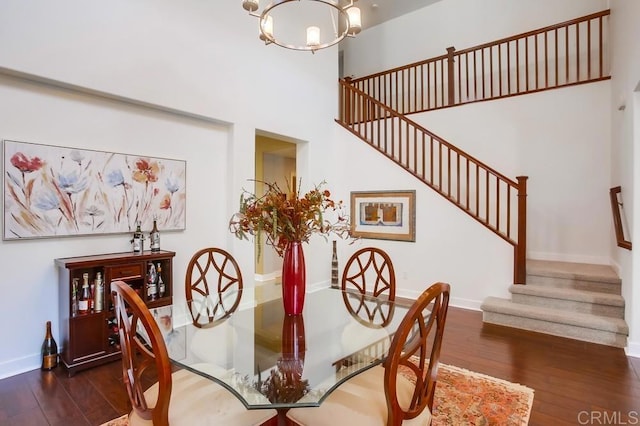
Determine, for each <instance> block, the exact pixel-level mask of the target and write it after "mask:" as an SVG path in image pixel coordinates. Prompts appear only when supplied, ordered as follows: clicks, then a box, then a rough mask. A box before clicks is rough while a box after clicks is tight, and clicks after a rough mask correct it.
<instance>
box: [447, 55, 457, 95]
mask: <svg viewBox="0 0 640 426" xmlns="http://www.w3.org/2000/svg"><path fill="white" fill-rule="evenodd" d="M455 51H456V48H455V47H453V46H451V47H447V105H453V104H454V103H455V90H454V87H455V75H454V64H455V60H454V59H453V54H454V53H455Z"/></svg>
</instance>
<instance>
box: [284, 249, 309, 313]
mask: <svg viewBox="0 0 640 426" xmlns="http://www.w3.org/2000/svg"><path fill="white" fill-rule="evenodd" d="M305 290H306V268H305V264H304V251H303V249H302V242H301V241H291V242H289V244H288V245H287V248H286V250H285V252H284V259H283V262H282V302H283V304H284V313H285V314H286V315H300V314H301V313H302V308H303V307H304V296H305Z"/></svg>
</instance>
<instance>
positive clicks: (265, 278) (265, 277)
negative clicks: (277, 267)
mask: <svg viewBox="0 0 640 426" xmlns="http://www.w3.org/2000/svg"><path fill="white" fill-rule="evenodd" d="M280 275H282V273H281V272H270V273H268V274H255V275H254V279H255V280H256V281H258V282H263V281H271V280H275V279H276V278H280Z"/></svg>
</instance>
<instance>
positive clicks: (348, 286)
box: [341, 247, 396, 326]
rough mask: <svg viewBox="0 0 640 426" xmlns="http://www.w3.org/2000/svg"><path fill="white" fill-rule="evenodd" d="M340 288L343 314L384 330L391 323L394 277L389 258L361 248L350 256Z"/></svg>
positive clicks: (383, 253) (394, 286) (377, 251)
mask: <svg viewBox="0 0 640 426" xmlns="http://www.w3.org/2000/svg"><path fill="white" fill-rule="evenodd" d="M341 288H342V290H343V300H344V303H345V306H346V307H347V310H348V311H349V313H351V315H352V316H353V317H354V318H355V319H356V320H358V321H359V322H361V323H363V324H365V325H376V326H386V325H387V324H388V323H389V322H390V321H391V319H392V316H393V311H392V310H391V311H390V308H391V307H392V305H393V304H385V303H384V302H385V301H391V302H393V301H394V300H395V298H396V275H395V270H394V268H393V262H392V261H391V258H390V257H389V255H388V254H387V253H386V252H385V251H384V250H382V249H379V248H377V247H365V248H362V249H360V250H358V251H356V252H355V253H353V254H352V255H351V257H350V258H349V260H348V261H347V263H346V264H345V267H344V270H343V272H342V283H341Z"/></svg>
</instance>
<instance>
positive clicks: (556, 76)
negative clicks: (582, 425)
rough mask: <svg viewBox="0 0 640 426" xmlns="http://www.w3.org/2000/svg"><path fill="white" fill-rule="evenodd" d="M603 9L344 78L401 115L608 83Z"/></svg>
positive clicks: (605, 22)
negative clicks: (589, 84)
mask: <svg viewBox="0 0 640 426" xmlns="http://www.w3.org/2000/svg"><path fill="white" fill-rule="evenodd" d="M609 14H610V11H609V10H605V11H602V12H598V13H593V14H591V15H587V16H583V17H581V18H577V19H573V20H570V21H566V22H563V23H560V24H556V25H551V26H548V27H545V28H541V29H538V30H534V31H529V32H526V33H522V34H519V35H516V36H512V37H507V38H504V39H501V40H497V41H493V42H490V43H485V44H482V45H479V46H475V47H472V48H469V49H464V50H460V51H456V50H455V48H453V47H450V48H448V49H447V53H446V54H444V55H442V56H438V57H435V58H431V59H427V60H424V61H420V62H416V63H413V64H409V65H405V66H402V67H398V68H394V69H391V70H388V71H384V72H380V73H377V74H373V75H370V76H366V77H362V78H357V79H351V80H347V81H349V82H350V84H352V85H353V86H354V87H355V88H357V89H359V90H360V91H362V92H364V93H366V94H367V95H369V96H371V97H373V98H374V99H377V100H378V101H380V102H382V103H383V104H385V105H387V106H388V107H390V108H391V109H393V110H395V111H397V112H398V113H400V114H403V115H406V114H411V113H417V112H424V111H429V110H433V109H439V108H445V107H449V106H454V105H460V104H466V103H471V102H479V101H487V100H492V99H498V98H504V97H509V96H516V95H522V94H525V93H532V92H537V91H542V90H548V89H555V88H558V87H563V86H571V85H576V84H582V83H587V82H593V81H597V80H605V79H609V78H610V75H609V63H608V58H607V55H606V54H605V52H606V50H607V49H606V47H607V34H608V29H607V26H608V24H609V20H608V19H607V18H608V16H609Z"/></svg>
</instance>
